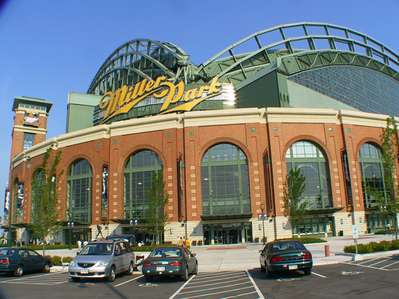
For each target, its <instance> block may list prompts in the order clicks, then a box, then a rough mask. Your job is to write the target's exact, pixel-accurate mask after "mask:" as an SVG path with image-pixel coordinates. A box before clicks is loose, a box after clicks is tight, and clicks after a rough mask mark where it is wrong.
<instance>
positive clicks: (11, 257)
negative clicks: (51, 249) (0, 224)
mask: <svg viewBox="0 0 399 299" xmlns="http://www.w3.org/2000/svg"><path fill="white" fill-rule="evenodd" d="M50 267H51V261H50V260H49V259H48V258H46V257H43V256H42V255H40V254H39V253H37V252H36V251H34V250H30V249H25V248H12V247H10V248H1V249H0V272H2V273H4V272H6V273H12V274H14V275H15V276H22V275H23V274H24V273H25V272H50Z"/></svg>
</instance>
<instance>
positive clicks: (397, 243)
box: [344, 240, 399, 254]
mask: <svg viewBox="0 0 399 299" xmlns="http://www.w3.org/2000/svg"><path fill="white" fill-rule="evenodd" d="M357 249H358V253H360V254H363V253H373V252H381V251H389V250H398V249H399V240H394V241H381V242H370V243H367V244H358V245H357ZM344 252H346V253H356V247H355V245H350V246H345V247H344Z"/></svg>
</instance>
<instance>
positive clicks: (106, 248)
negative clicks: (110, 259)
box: [79, 243, 112, 255]
mask: <svg viewBox="0 0 399 299" xmlns="http://www.w3.org/2000/svg"><path fill="white" fill-rule="evenodd" d="M79 254H80V255H110V254H112V243H97V244H87V245H86V246H85V247H83V248H82V250H81V251H80V253H79Z"/></svg>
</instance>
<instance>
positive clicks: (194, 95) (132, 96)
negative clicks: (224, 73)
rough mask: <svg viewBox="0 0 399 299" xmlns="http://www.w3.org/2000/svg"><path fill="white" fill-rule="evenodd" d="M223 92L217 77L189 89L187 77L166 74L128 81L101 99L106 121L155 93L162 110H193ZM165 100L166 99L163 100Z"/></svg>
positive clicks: (162, 111)
mask: <svg viewBox="0 0 399 299" xmlns="http://www.w3.org/2000/svg"><path fill="white" fill-rule="evenodd" d="M221 93H222V84H221V83H220V82H219V81H218V79H217V78H216V77H215V78H213V79H212V80H211V81H210V83H209V84H204V85H201V86H198V87H196V88H191V89H186V85H185V84H184V82H183V81H179V82H177V83H173V82H171V81H168V78H167V77H165V76H160V77H157V78H156V79H155V80H148V79H144V80H142V81H140V82H138V83H136V84H135V85H133V86H127V85H124V86H122V87H120V88H118V89H117V90H115V91H109V92H107V93H105V94H104V95H103V96H102V98H101V99H100V102H99V108H100V110H101V111H102V115H103V118H102V122H106V121H107V120H109V119H111V118H113V117H115V116H117V115H120V114H124V113H128V112H129V111H130V110H131V109H133V108H134V107H136V106H137V105H138V104H139V103H140V102H142V101H143V100H145V99H147V98H149V97H152V98H155V99H159V100H160V103H161V104H162V105H161V107H160V110H159V112H158V113H160V114H165V113H170V112H184V111H191V110H192V109H193V108H194V107H195V106H197V105H198V104H199V103H201V102H203V101H205V100H207V99H210V98H213V97H215V96H217V95H220V94H221ZM162 100H163V101H162Z"/></svg>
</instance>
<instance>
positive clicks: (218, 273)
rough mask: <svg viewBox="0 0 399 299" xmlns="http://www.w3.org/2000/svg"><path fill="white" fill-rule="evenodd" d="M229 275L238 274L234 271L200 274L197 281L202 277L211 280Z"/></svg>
mask: <svg viewBox="0 0 399 299" xmlns="http://www.w3.org/2000/svg"><path fill="white" fill-rule="evenodd" d="M229 273H236V272H232V271H219V272H215V273H207V274H199V275H198V276H197V279H198V278H200V277H201V278H205V277H208V278H210V277H214V276H220V275H223V274H229Z"/></svg>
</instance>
